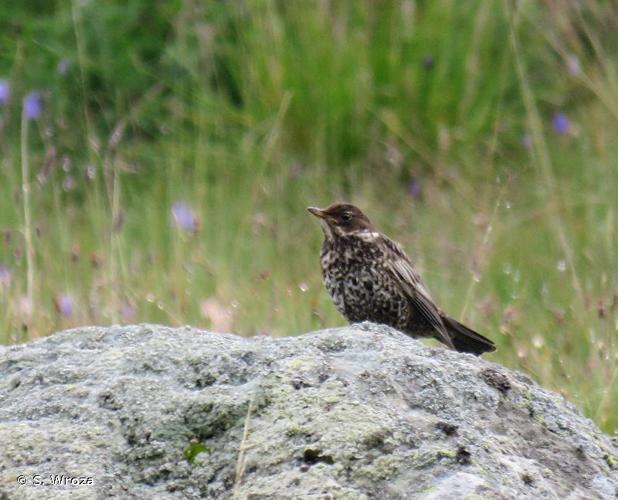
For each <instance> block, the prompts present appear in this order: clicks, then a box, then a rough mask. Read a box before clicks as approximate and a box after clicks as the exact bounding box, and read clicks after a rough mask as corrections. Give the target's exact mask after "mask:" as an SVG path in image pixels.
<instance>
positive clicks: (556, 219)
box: [0, 0, 618, 432]
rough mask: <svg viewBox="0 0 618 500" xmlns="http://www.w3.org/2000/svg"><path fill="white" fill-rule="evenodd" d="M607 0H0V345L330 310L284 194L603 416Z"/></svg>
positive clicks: (282, 321)
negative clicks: (419, 278) (396, 244)
mask: <svg viewBox="0 0 618 500" xmlns="http://www.w3.org/2000/svg"><path fill="white" fill-rule="evenodd" d="M617 28H618V3H617V2H616V1H613V0H608V1H591V2H579V1H577V0H560V1H558V0H546V1H543V2H536V1H532V0H528V1H525V0H524V1H520V2H510V1H499V0H495V1H493V0H492V1H482V0H477V1H474V0H470V1H466V2H458V1H456V0H433V1H421V0H416V1H415V0H400V1H370V0H366V1H343V0H342V1H337V2H335V1H313V0H306V1H303V2H286V1H268V0H244V1H240V0H239V1H235V2H224V1H214V0H213V1H208V2H204V1H201V0H159V1H151V0H108V1H106V2H104V3H101V2H95V1H93V0H57V1H53V0H44V1H43V0H29V1H22V2H3V3H2V4H1V5H0V46H1V47H2V50H1V51H0V150H1V151H2V154H1V157H0V180H1V182H0V231H1V232H2V233H1V235H0V236H1V240H0V326H1V328H0V342H2V343H7V344H11V343H17V342H24V341H27V340H30V339H34V338H37V337H40V336H44V335H47V334H49V333H51V332H53V331H56V330H58V329H61V328H67V327H71V326H76V325H81V324H93V323H94V324H109V323H134V322H142V321H147V322H161V323H167V324H174V325H180V324H185V323H189V324H193V325H196V326H201V327H204V328H211V329H215V330H218V331H234V332H237V333H240V334H243V335H255V334H268V335H276V336H279V335H295V334H300V333H302V332H305V331H307V330H310V329H316V328H321V327H327V326H335V325H339V324H344V321H343V320H342V318H341V317H340V316H339V315H338V314H337V312H336V311H335V310H334V307H333V306H332V305H331V304H330V301H329V299H328V297H327V295H326V293H325V291H324V290H323V288H322V285H321V278H320V272H319V263H318V252H319V247H320V244H321V232H320V230H319V227H318V225H317V224H316V222H315V221H314V220H311V218H310V217H309V216H308V215H307V214H306V212H304V207H305V206H307V205H326V204H328V203H330V202H332V201H334V200H337V199H345V200H349V201H352V202H354V203H356V204H358V205H359V206H361V207H362V208H363V209H364V210H365V211H366V212H367V213H368V214H369V215H370V217H372V219H373V220H374V222H375V223H376V225H377V226H378V227H379V228H381V229H382V230H384V232H386V233H387V234H389V235H390V236H391V237H393V238H395V239H397V240H399V241H400V242H401V243H403V244H404V245H405V247H406V249H407V251H408V253H409V254H410V255H411V256H412V257H413V259H414V260H415V261H416V262H417V264H418V266H419V268H420V269H421V271H422V273H423V276H424V277H425V281H426V282H427V283H428V285H429V287H430V288H431V290H432V292H433V295H434V297H435V298H436V300H437V301H438V302H439V303H440V304H441V306H442V307H443V308H444V309H445V310H447V311H449V312H451V314H452V315H453V316H455V317H458V318H459V319H461V320H462V321H464V322H466V323H468V324H470V325H471V326H473V327H474V328H475V329H477V330H479V331H480V332H482V333H484V334H485V335H488V336H489V337H491V338H492V339H494V340H495V341H496V343H497V345H498V351H497V352H496V353H495V354H492V355H490V356H488V358H489V359H492V360H494V361H497V362H500V363H503V364H505V365H506V366H509V367H511V368H516V369H521V370H524V371H526V372H528V373H529V374H530V375H531V376H532V377H533V378H535V379H536V380H537V381H538V382H539V383H541V384H542V385H544V386H546V387H548V388H551V389H554V390H557V391H560V392H562V393H563V394H565V396H567V397H568V398H569V399H571V400H573V401H575V402H576V403H577V404H578V405H579V406H580V407H581V408H582V409H583V411H584V412H585V413H586V414H587V415H588V416H589V417H591V418H592V419H594V420H595V421H596V422H597V423H598V424H599V425H600V426H601V427H602V428H603V429H605V430H606V431H608V432H615V431H616V430H617V429H618V380H617V373H618V368H617V365H618V363H617V362H618V341H617V338H618V253H617V252H616V245H617V243H618V237H617V234H616V224H617V221H616V216H617V208H618V207H617V204H618V202H617V187H618V171H617V167H618V140H617V139H616V137H618V29H617Z"/></svg>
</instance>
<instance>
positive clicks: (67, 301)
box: [54, 293, 73, 318]
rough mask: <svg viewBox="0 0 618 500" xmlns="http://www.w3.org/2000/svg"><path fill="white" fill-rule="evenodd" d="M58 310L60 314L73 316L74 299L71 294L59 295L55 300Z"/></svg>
mask: <svg viewBox="0 0 618 500" xmlns="http://www.w3.org/2000/svg"><path fill="white" fill-rule="evenodd" d="M54 302H55V304H56V310H57V311H58V312H59V313H60V315H62V316H65V317H67V318H70V317H71V316H73V299H72V298H71V296H70V295H69V294H66V293H62V294H60V295H57V296H56V298H55V300H54Z"/></svg>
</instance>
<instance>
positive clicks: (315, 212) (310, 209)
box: [307, 207, 326, 219]
mask: <svg viewBox="0 0 618 500" xmlns="http://www.w3.org/2000/svg"><path fill="white" fill-rule="evenodd" d="M307 212H309V213H310V214H312V215H315V216H316V217H319V218H320V219H324V218H326V212H325V211H324V210H322V209H321V208H317V207H307Z"/></svg>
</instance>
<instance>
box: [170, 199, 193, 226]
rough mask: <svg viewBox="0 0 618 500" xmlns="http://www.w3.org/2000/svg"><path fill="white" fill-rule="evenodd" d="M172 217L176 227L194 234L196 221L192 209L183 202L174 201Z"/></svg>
mask: <svg viewBox="0 0 618 500" xmlns="http://www.w3.org/2000/svg"><path fill="white" fill-rule="evenodd" d="M172 217H173V219H174V223H175V224H176V226H177V227H178V228H180V229H182V230H184V231H188V232H192V233H195V232H196V231H197V228H198V220H197V217H196V215H195V212H194V211H193V209H192V208H191V207H190V206H189V205H188V204H187V203H185V202H184V201H176V202H174V204H173V205H172Z"/></svg>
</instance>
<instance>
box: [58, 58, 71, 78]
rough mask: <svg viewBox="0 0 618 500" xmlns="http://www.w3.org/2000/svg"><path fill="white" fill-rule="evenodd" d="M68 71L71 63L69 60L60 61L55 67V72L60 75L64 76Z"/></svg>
mask: <svg viewBox="0 0 618 500" xmlns="http://www.w3.org/2000/svg"><path fill="white" fill-rule="evenodd" d="M69 69H71V61H70V60H69V59H62V60H61V61H60V62H59V63H58V64H57V65H56V71H58V74H60V75H66V74H67V72H68V71H69Z"/></svg>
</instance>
